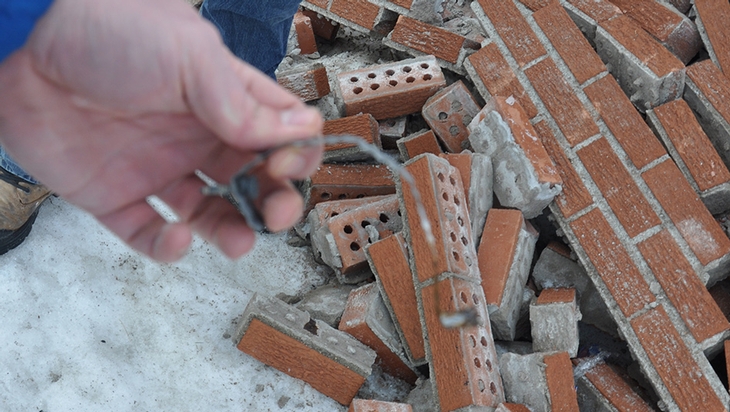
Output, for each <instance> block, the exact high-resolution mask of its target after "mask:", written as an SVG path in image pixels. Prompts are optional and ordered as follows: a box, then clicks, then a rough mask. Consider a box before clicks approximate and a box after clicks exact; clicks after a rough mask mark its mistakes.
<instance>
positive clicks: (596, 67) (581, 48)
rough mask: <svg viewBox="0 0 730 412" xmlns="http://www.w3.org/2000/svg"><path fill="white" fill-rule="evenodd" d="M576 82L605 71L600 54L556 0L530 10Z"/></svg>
mask: <svg viewBox="0 0 730 412" xmlns="http://www.w3.org/2000/svg"><path fill="white" fill-rule="evenodd" d="M532 17H533V18H534V19H535V22H536V23H537V25H538V26H540V29H542V31H543V33H545V35H546V36H547V38H548V40H549V41H550V43H552V45H553V47H555V49H556V50H557V52H558V54H559V55H560V57H561V58H562V59H563V61H564V62H565V64H566V65H567V66H568V68H569V69H570V71H571V73H573V76H575V78H576V80H577V81H578V83H579V84H583V83H585V82H586V81H587V80H589V79H591V78H593V77H595V76H597V75H598V74H600V73H603V72H605V71H606V66H604V65H603V62H602V61H601V58H600V57H598V54H597V53H596V52H595V51H594V50H593V47H591V45H590V43H588V40H586V38H585V37H583V33H581V31H580V29H579V28H578V26H576V24H575V23H574V22H573V20H571V19H570V16H569V15H568V13H567V12H566V11H565V9H564V8H563V7H562V6H561V5H560V3H559V2H553V3H552V4H550V5H548V6H546V7H543V8H541V9H540V10H538V11H536V12H535V13H533V14H532Z"/></svg>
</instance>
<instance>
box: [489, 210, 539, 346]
mask: <svg viewBox="0 0 730 412" xmlns="http://www.w3.org/2000/svg"><path fill="white" fill-rule="evenodd" d="M537 237H538V233H537V231H536V230H535V229H534V228H533V227H532V225H530V223H529V222H526V221H525V218H524V217H523V215H522V212H520V211H519V210H515V209H491V210H490V211H489V214H488V215H487V222H486V224H485V225H484V233H483V234H482V240H481V243H480V244H479V254H478V259H479V272H480V273H481V276H482V288H483V289H484V295H485V296H486V299H487V304H488V305H489V306H488V308H489V319H490V321H491V324H492V331H493V332H494V336H495V337H496V338H497V339H499V340H507V341H511V340H514V339H515V335H516V332H517V323H518V321H519V318H520V309H521V307H522V297H523V292H524V289H525V284H526V283H527V278H528V276H529V275H530V264H531V263H532V255H533V252H534V250H535V243H536V242H537Z"/></svg>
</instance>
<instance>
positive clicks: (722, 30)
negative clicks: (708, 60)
mask: <svg viewBox="0 0 730 412" xmlns="http://www.w3.org/2000/svg"><path fill="white" fill-rule="evenodd" d="M694 4H695V10H697V16H698V18H699V20H701V21H702V25H703V26H704V28H705V31H706V32H707V37H708V39H709V41H710V44H711V47H712V50H713V51H714V54H715V56H716V59H717V61H716V64H717V65H718V66H720V68H721V69H722V72H723V73H725V75H726V76H728V75H730V26H728V22H729V21H730V3H728V2H727V1H724V0H695V2H694ZM705 46H706V47H707V48H710V46H709V45H705Z"/></svg>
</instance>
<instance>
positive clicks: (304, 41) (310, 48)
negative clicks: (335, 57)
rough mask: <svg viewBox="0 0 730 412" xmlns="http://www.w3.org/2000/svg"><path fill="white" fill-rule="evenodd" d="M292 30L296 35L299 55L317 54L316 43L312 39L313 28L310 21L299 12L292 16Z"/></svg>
mask: <svg viewBox="0 0 730 412" xmlns="http://www.w3.org/2000/svg"><path fill="white" fill-rule="evenodd" d="M293 23H294V30H295V31H296V33H297V41H298V43H299V50H300V52H301V54H303V55H308V54H315V53H319V50H318V49H317V41H316V40H315V39H314V28H313V27H312V20H311V19H310V18H309V17H308V16H306V15H305V14H304V13H302V12H301V11H298V12H297V13H296V14H295V15H294V22H293Z"/></svg>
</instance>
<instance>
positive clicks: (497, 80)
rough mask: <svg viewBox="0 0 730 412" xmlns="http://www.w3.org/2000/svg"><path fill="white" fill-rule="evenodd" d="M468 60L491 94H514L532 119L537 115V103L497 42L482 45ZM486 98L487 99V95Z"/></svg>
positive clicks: (507, 95)
mask: <svg viewBox="0 0 730 412" xmlns="http://www.w3.org/2000/svg"><path fill="white" fill-rule="evenodd" d="M467 60H468V61H469V63H470V64H471V65H472V67H473V68H474V71H475V72H476V75H477V77H479V80H481V82H482V83H483V84H484V88H485V89H487V91H488V92H489V94H490V95H491V96H503V97H509V96H514V98H515V99H517V101H518V102H519V103H520V105H521V106H522V108H523V109H525V112H526V113H527V116H528V117H530V119H532V118H533V117H535V116H537V108H536V107H535V104H534V103H533V102H532V99H530V96H529V95H528V94H527V93H526V92H525V89H524V88H523V87H522V84H521V83H520V81H519V80H518V79H517V76H515V73H514V72H513V71H512V69H511V68H510V67H509V64H508V63H507V60H505V58H504V56H503V55H502V53H501V52H500V51H499V47H497V45H496V44H495V43H490V44H488V45H486V46H484V47H482V48H481V49H479V51H477V52H476V53H473V54H472V55H470V56H469V57H468V58H467ZM472 80H474V79H472ZM484 98H485V99H486V98H487V96H484Z"/></svg>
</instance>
